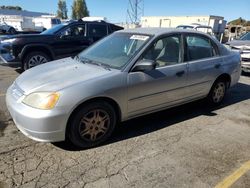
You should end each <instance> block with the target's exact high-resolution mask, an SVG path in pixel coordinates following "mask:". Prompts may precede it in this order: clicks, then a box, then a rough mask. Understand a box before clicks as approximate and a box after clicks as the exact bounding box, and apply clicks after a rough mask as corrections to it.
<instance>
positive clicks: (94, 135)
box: [79, 109, 110, 141]
mask: <svg viewBox="0 0 250 188" xmlns="http://www.w3.org/2000/svg"><path fill="white" fill-rule="evenodd" d="M109 125H110V116H109V114H108V113H107V112H106V111H104V110H101V109H98V110H92V111H90V112H88V113H87V114H85V115H84V116H83V118H82V119H81V121H80V126H79V133H80V136H81V138H83V139H84V140H87V141H96V140H98V139H100V138H101V137H102V136H103V135H105V134H106V132H107V130H108V128H109Z"/></svg>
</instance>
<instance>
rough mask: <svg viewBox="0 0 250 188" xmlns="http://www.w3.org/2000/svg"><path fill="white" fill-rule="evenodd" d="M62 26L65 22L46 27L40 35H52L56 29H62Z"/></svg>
mask: <svg viewBox="0 0 250 188" xmlns="http://www.w3.org/2000/svg"><path fill="white" fill-rule="evenodd" d="M63 27H65V24H59V25H56V26H54V27H52V28H50V29H47V30H46V31H44V32H42V33H41V34H42V35H52V34H55V33H56V32H57V31H59V30H60V29H62V28H63Z"/></svg>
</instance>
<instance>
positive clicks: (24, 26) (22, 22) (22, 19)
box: [0, 9, 55, 31]
mask: <svg viewBox="0 0 250 188" xmlns="http://www.w3.org/2000/svg"><path fill="white" fill-rule="evenodd" d="M54 19H55V15H51V14H48V13H41V12H30V11H25V10H21V11H20V10H7V9H0V21H1V22H5V23H6V24H8V25H10V26H12V27H14V28H15V29H16V30H17V31H42V30H43V29H44V28H46V29H49V28H50V27H52V26H53V21H54Z"/></svg>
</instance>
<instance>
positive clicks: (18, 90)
mask: <svg viewBox="0 0 250 188" xmlns="http://www.w3.org/2000/svg"><path fill="white" fill-rule="evenodd" d="M11 92H12V95H13V97H14V98H15V99H16V100H18V99H19V98H20V97H22V96H23V94H24V91H23V90H22V89H21V88H20V87H19V86H18V85H17V84H16V83H15V82H14V84H13V86H12V91H11Z"/></svg>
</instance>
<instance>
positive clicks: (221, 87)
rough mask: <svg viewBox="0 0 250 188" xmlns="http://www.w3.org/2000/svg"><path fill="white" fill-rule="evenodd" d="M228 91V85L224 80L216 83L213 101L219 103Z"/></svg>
mask: <svg viewBox="0 0 250 188" xmlns="http://www.w3.org/2000/svg"><path fill="white" fill-rule="evenodd" d="M225 92H226V85H225V83H223V82H219V83H217V84H216V86H215V87H214V90H213V96H212V98H213V101H214V102H215V103H219V102H221V101H222V99H223V98H224V95H225Z"/></svg>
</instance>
